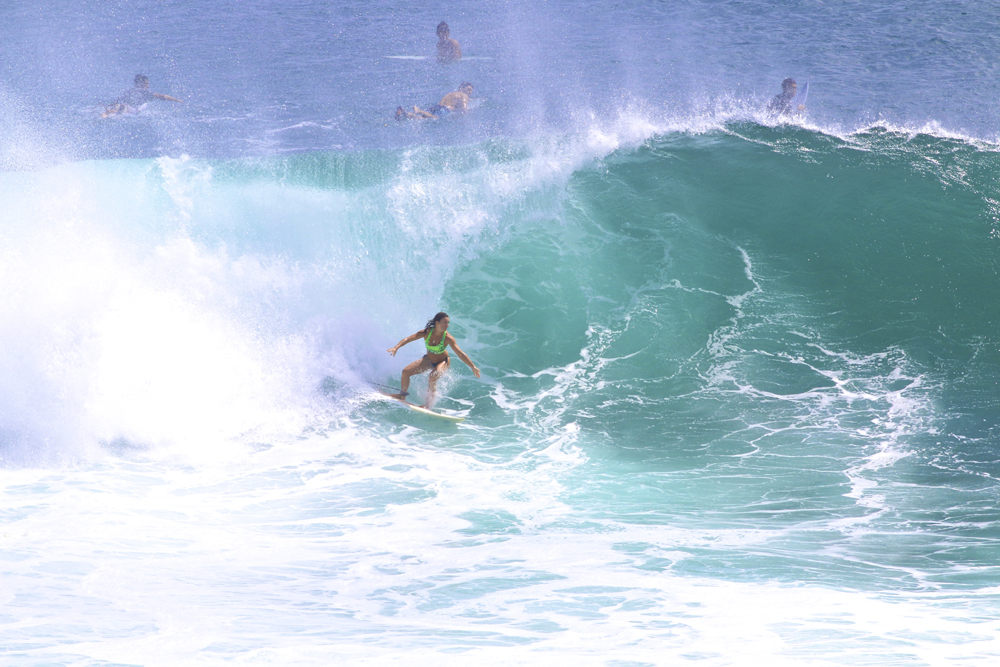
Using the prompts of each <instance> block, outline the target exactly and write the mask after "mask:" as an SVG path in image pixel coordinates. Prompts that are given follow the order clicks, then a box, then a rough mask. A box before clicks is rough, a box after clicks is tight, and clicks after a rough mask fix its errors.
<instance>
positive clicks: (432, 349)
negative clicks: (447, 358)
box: [424, 327, 448, 354]
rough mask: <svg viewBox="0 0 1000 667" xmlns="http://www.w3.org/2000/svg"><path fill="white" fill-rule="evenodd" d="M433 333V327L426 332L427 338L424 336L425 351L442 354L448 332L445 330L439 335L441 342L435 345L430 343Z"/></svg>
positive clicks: (446, 342)
mask: <svg viewBox="0 0 1000 667" xmlns="http://www.w3.org/2000/svg"><path fill="white" fill-rule="evenodd" d="M433 335H434V327H431V330H430V331H428V332H427V338H424V345H425V346H426V347H427V351H428V352H430V353H431V354H444V348H445V345H447V344H448V332H447V331H446V332H445V333H444V335H443V336H441V342H440V343H438V344H437V345H431V336H433Z"/></svg>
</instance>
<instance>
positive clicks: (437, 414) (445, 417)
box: [379, 391, 465, 424]
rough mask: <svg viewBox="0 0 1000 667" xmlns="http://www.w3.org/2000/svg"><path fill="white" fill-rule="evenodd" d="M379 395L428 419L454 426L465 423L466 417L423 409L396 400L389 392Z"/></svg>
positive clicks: (399, 399) (382, 392)
mask: <svg viewBox="0 0 1000 667" xmlns="http://www.w3.org/2000/svg"><path fill="white" fill-rule="evenodd" d="M379 393H380V394H382V395H383V396H388V397H389V398H391V399H392V400H394V401H396V402H397V403H402V404H403V405H405V406H406V407H408V408H409V409H411V410H413V411H414V412H419V413H420V414H422V415H427V416H428V417H434V418H435V419H443V420H444V421H447V422H451V423H452V424H461V423H462V422H464V421H465V417H456V416H454V415H446V414H445V413H443V412H437V411H435V410H428V409H427V408H422V407H420V406H419V405H414V404H413V403H410V402H409V401H406V400H404V399H402V398H396V397H395V396H393V395H392V394H390V393H388V392H384V391H379Z"/></svg>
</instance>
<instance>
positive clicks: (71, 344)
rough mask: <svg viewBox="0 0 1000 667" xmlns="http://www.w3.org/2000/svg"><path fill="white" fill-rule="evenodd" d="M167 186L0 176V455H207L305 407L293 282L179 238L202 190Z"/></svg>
mask: <svg viewBox="0 0 1000 667" xmlns="http://www.w3.org/2000/svg"><path fill="white" fill-rule="evenodd" d="M167 166H169V165H167ZM116 171H117V172H118V173H115V172H116ZM160 174H163V175H164V176H165V178H164V179H163V180H162V181H161V180H160ZM171 177H172V173H171V172H170V170H169V169H164V170H162V171H161V170H158V169H156V168H155V167H153V166H151V165H142V163H140V168H139V169H134V168H133V169H128V168H127V167H122V165H120V164H118V165H115V164H106V163H97V164H83V165H68V166H64V167H59V168H56V169H52V170H49V171H47V172H41V173H40V174H35V175H25V174H8V175H5V180H6V183H5V184H4V186H5V189H6V190H7V196H6V199H7V200H8V201H9V202H11V204H10V206H8V207H6V210H5V213H4V215H5V220H4V224H3V228H4V232H3V238H2V243H3V246H2V248H0V253H2V263H0V271H2V272H3V281H4V283H5V284H6V285H8V286H10V289H9V290H7V291H6V298H4V299H3V302H2V308H3V314H2V319H3V322H4V323H5V325H4V327H3V328H2V331H0V336H2V339H3V345H2V347H3V349H4V356H3V372H2V373H0V375H2V376H3V394H4V399H5V405H7V406H9V408H8V410H7V411H6V414H5V415H4V422H5V423H4V424H3V430H4V431H5V432H6V433H7V434H8V435H7V437H6V440H7V444H8V447H7V450H8V451H7V456H8V457H10V458H15V459H16V458H23V459H24V460H32V458H33V456H34V454H35V453H38V451H39V450H47V451H48V452H49V453H50V454H56V455H61V454H69V455H71V456H72V455H73V454H72V453H73V452H75V453H80V452H81V451H83V450H86V449H87V447H88V446H89V445H92V444H93V443H95V442H103V443H112V442H114V443H118V446H124V444H125V443H127V444H128V446H130V447H140V448H146V447H150V446H163V445H168V444H169V445H172V446H179V447H181V448H183V449H184V450H186V451H188V452H190V453H195V452H198V453H202V454H208V455H212V454H210V452H212V451H213V450H218V449H219V448H220V447H222V445H221V444H220V443H223V442H225V441H226V439H227V438H231V437H233V436H235V435H238V434H241V433H245V432H247V431H249V430H252V429H255V428H258V427H260V426H261V425H262V424H271V425H272V426H273V425H274V424H276V423H281V422H282V421H284V420H285V419H287V418H290V417H291V416H292V415H293V414H294V413H295V412H296V411H297V410H298V409H299V408H301V407H302V406H303V404H304V402H305V397H307V396H308V395H309V393H310V390H311V387H310V384H313V385H315V383H316V381H317V379H316V378H315V377H314V376H313V371H311V370H305V369H309V368H310V367H311V366H312V365H313V364H312V363H308V362H313V361H314V357H313V355H314V352H315V350H313V349H312V348H313V344H312V342H311V341H310V340H309V337H308V336H307V335H305V334H304V333H303V331H302V330H301V329H295V328H291V327H288V326H286V325H287V322H288V308H287V305H288V304H289V303H294V302H295V300H296V299H297V298H299V295H300V294H301V289H302V279H301V276H299V275H298V274H297V271H296V269H295V267H294V266H292V265H290V264H289V263H288V262H286V261H283V260H282V259H281V258H277V257H272V256H267V255H262V256H261V255H253V254H243V255H240V256H238V257H233V256H230V255H229V253H228V252H227V250H226V248H225V246H224V245H220V244H210V245H205V244H203V243H199V242H197V241H195V240H193V239H192V238H191V237H190V236H189V235H188V234H187V232H186V229H185V227H186V226H187V225H190V224H192V222H191V221H192V214H193V208H194V207H196V202H197V201H198V199H199V197H200V196H202V193H200V192H199V188H201V189H204V188H205V187H206V186H205V185H204V183H202V184H201V185H199V186H198V187H197V188H193V189H192V190H191V191H189V192H188V193H187V194H186V195H184V194H181V193H180V192H179V189H178V186H176V183H175V182H174V180H175V179H173V180H172V178H171ZM208 178H210V176H205V179H208ZM164 181H166V182H167V183H168V184H172V185H171V188H172V189H171V191H170V192H169V194H170V197H169V198H165V197H164V196H163V194H164V191H163V190H162V189H161V187H160V185H161V183H163V182H164ZM171 201H174V202H177V203H176V205H172V204H171ZM14 443H20V444H19V446H18V447H17V449H18V450H19V453H16V452H13V451H11V446H12V445H13V444H14ZM219 455H222V454H219Z"/></svg>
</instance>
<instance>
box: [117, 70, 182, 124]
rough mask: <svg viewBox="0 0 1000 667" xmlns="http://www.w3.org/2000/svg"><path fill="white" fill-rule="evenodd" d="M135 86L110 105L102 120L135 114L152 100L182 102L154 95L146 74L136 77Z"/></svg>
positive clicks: (159, 94) (160, 94) (161, 95)
mask: <svg viewBox="0 0 1000 667" xmlns="http://www.w3.org/2000/svg"><path fill="white" fill-rule="evenodd" d="M134 83H135V86H134V87H133V88H130V89H129V90H126V91H125V92H124V93H122V94H121V96H120V97H119V98H118V99H117V100H115V101H114V102H112V103H111V104H109V105H108V106H107V108H106V109H105V110H104V113H103V114H101V118H107V117H108V116H116V115H118V114H123V113H135V112H136V111H138V110H139V109H140V108H142V105H144V104H146V102H149V101H150V100H166V101H167V102H180V101H182V100H179V99H177V98H176V97H171V96H170V95H164V94H162V93H154V92H152V91H151V90H150V89H149V78H148V77H147V76H146V75H144V74H136V75H135V82H134Z"/></svg>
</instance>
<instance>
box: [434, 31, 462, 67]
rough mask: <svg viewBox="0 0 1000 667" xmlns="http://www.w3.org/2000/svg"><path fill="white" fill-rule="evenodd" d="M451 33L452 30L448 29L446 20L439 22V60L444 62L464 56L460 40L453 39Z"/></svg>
mask: <svg viewBox="0 0 1000 667" xmlns="http://www.w3.org/2000/svg"><path fill="white" fill-rule="evenodd" d="M450 35H451V31H450V30H449V29H448V24H447V23H445V22H444V21H441V22H440V23H438V27H437V36H438V43H437V49H438V61H440V62H443V63H447V62H451V61H453V60H460V59H461V58H462V47H460V46H459V45H458V42H456V41H455V40H454V39H452V38H451V36H450Z"/></svg>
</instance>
